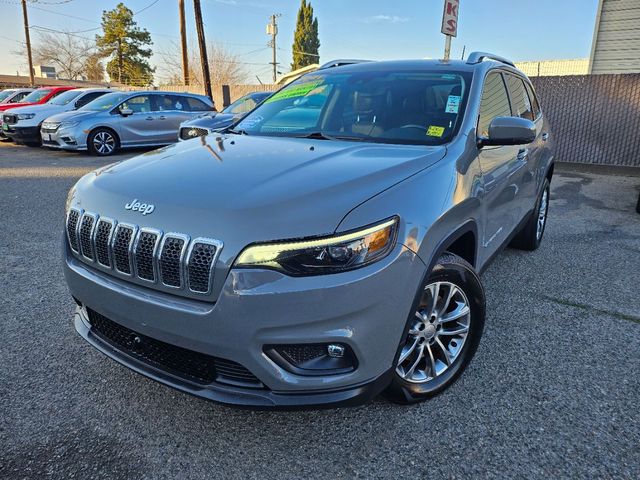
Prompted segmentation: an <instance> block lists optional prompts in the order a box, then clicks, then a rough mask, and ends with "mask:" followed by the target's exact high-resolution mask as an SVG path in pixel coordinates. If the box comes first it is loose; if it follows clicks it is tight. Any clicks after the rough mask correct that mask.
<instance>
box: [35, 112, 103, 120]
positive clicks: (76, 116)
mask: <svg viewBox="0 0 640 480" xmlns="http://www.w3.org/2000/svg"><path fill="white" fill-rule="evenodd" d="M99 113H102V112H94V111H91V110H85V111H81V110H71V111H68V112H60V113H56V114H55V115H51V116H50V117H49V118H47V121H48V122H68V121H71V120H83V119H84V118H85V117H91V116H94V115H97V114H99Z"/></svg>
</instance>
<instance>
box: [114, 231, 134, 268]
mask: <svg viewBox="0 0 640 480" xmlns="http://www.w3.org/2000/svg"><path fill="white" fill-rule="evenodd" d="M136 229H137V227H136V226H135V225H127V224H124V223H120V224H118V226H117V227H116V231H115V233H114V235H113V244H112V247H111V251H112V253H113V264H114V268H115V269H116V270H117V271H118V272H120V273H124V274H125V275H133V268H132V266H131V247H132V245H133V240H134V238H135V235H136Z"/></svg>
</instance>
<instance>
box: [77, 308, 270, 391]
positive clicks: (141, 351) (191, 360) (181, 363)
mask: <svg viewBox="0 0 640 480" xmlns="http://www.w3.org/2000/svg"><path fill="white" fill-rule="evenodd" d="M87 312H88V314H89V323H91V332H93V333H94V334H96V335H97V336H98V337H100V338H101V339H103V340H104V341H106V342H107V343H110V344H111V345H113V346H115V347H117V348H118V349H120V350H122V351H123V352H124V353H126V354H127V355H129V356H131V357H134V358H136V359H138V360H140V361H142V362H144V363H146V364H148V365H151V366H152V367H155V368H158V369H160V370H163V371H166V372H167V373H170V374H172V375H175V376H178V377H181V378H184V379H186V380H189V381H191V382H195V383H199V384H202V385H206V384H210V383H213V382H220V383H228V384H233V385H239V386H244V387H250V388H264V386H263V384H262V383H261V382H260V380H258V379H257V378H256V377H255V375H253V374H252V373H251V372H250V371H249V370H247V369H246V368H244V367H243V366H242V365H240V364H239V363H236V362H233V361H231V360H225V359H222V358H217V357H213V356H211V355H206V354H204V353H200V352H194V351H193V350H188V349H186V348H182V347H177V346H175V345H171V344H168V343H165V342H162V341H160V340H156V339H153V338H151V337H147V336H145V335H142V334H139V333H137V332H135V331H133V330H130V329H128V328H126V327H123V326H122V325H120V324H118V323H116V322H114V321H112V320H109V319H108V318H107V317H105V316H104V315H100V314H99V313H97V312H95V311H93V310H91V309H87Z"/></svg>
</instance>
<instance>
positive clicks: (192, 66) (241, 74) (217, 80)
mask: <svg viewBox="0 0 640 480" xmlns="http://www.w3.org/2000/svg"><path fill="white" fill-rule="evenodd" d="M180 52H181V50H180V45H179V44H178V43H177V42H176V43H174V44H173V45H172V47H171V49H170V51H169V52H163V53H162V54H161V55H162V58H163V60H164V62H165V64H164V67H165V71H166V75H167V77H168V78H167V83H169V84H176V85H179V84H182V56H181V54H180ZM207 53H208V57H209V70H210V71H211V83H212V84H214V85H235V84H242V83H245V82H246V81H247V71H246V69H245V66H244V65H243V63H242V62H241V61H240V59H239V56H238V55H237V54H235V53H233V52H231V51H229V50H228V49H226V48H225V47H224V46H222V45H221V44H218V43H210V44H209V45H208V46H207ZM199 65H200V55H199V54H198V53H197V52H196V51H195V50H194V49H192V48H190V49H189V79H190V83H191V85H202V71H201V70H200V69H199V68H198V66H199Z"/></svg>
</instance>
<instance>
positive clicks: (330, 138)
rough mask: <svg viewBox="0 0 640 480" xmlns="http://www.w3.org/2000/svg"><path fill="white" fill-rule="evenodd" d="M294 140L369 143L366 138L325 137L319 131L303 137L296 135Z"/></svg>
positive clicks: (325, 135) (347, 136) (346, 136)
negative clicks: (308, 139)
mask: <svg viewBox="0 0 640 480" xmlns="http://www.w3.org/2000/svg"><path fill="white" fill-rule="evenodd" d="M296 138H313V139H315V140H350V141H354V142H368V141H371V140H370V139H368V138H367V137H352V136H349V135H327V134H326V133H323V132H320V131H317V132H311V133H307V134H305V135H296Z"/></svg>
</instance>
